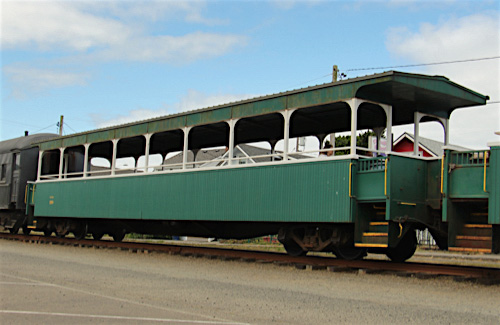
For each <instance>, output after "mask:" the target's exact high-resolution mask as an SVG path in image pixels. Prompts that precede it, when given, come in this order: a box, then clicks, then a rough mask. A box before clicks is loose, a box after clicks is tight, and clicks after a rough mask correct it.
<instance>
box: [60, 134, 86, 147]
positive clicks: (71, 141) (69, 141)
mask: <svg viewBox="0 0 500 325" xmlns="http://www.w3.org/2000/svg"><path fill="white" fill-rule="evenodd" d="M86 141H87V136H86V135H79V136H76V137H71V138H65V139H62V146H63V147H66V148H68V147H74V146H78V145H82V144H85V143H86Z"/></svg>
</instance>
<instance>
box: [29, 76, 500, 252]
mask: <svg viewBox="0 0 500 325" xmlns="http://www.w3.org/2000/svg"><path fill="white" fill-rule="evenodd" d="M487 99H488V97H487V96H483V95H481V94H478V93H476V92H474V91H472V90H469V89H467V88H465V87H463V86H460V85H458V84H455V83H453V82H451V81H450V80H448V79H446V78H444V77H439V76H425V75H417V74H407V73H401V72H395V71H390V72H386V73H382V74H376V75H372V76H366V77H361V78H355V79H348V80H343V81H339V82H333V83H328V84H324V85H319V86H314V87H309V88H304V89H299V90H294V91H289V92H285V93H279V94H275V95H269V96H264V97H259V98H255V99H250V100H245V101H241V102H236V103H231V104H227V105H220V106H216V107H210V108H206V109H201V110H197V111H192V112H187V113H181V114H175V115H170V116H165V117H160V118H156V119H151V120H147V121H141V122H137V123H130V124H127V125H122V126H117V127H110V128H106V129H100V130H96V131H90V132H85V133H80V134H75V135H70V136H65V137H60V138H57V139H53V140H50V141H43V142H39V143H38V144H37V146H38V147H39V149H40V154H39V157H40V159H39V164H38V167H39V168H38V177H37V181H36V182H35V183H33V184H31V185H30V187H29V193H28V196H27V197H28V202H30V204H29V206H28V209H27V211H28V214H29V216H30V221H31V227H33V228H36V229H39V230H43V231H46V232H51V231H55V232H56V233H57V234H59V235H65V234H66V233H68V232H74V233H75V234H76V235H77V237H81V236H84V235H86V234H87V233H91V234H92V235H93V236H94V237H95V238H100V237H102V235H103V234H104V233H109V234H111V235H113V236H114V237H115V239H116V240H121V239H122V238H123V235H124V234H125V233H126V232H139V233H152V234H171V235H195V236H207V237H217V238H250V237H255V236H263V235H269V234H278V235H279V240H280V241H281V242H282V243H283V245H284V246H285V248H286V250H287V251H288V252H289V253H290V254H294V255H301V254H305V253H307V251H331V252H334V253H335V254H336V255H337V256H339V257H342V258H359V257H362V256H364V255H365V254H366V252H367V251H371V252H375V253H383V254H387V255H388V256H389V257H390V258H391V259H393V260H405V259H407V258H409V257H411V256H412V254H413V252H414V250H415V247H416V238H415V230H416V229H426V228H427V229H429V230H430V231H431V233H432V235H433V237H434V238H435V239H436V241H437V242H438V244H439V246H440V247H442V248H447V247H448V245H450V246H453V245H455V243H456V239H457V238H456V236H457V234H456V231H455V230H453V229H455V228H456V227H457V226H456V223H457V221H456V219H457V218H459V217H457V216H458V214H457V213H455V212H453V211H455V210H457V207H456V204H455V203H457V202H456V200H457V199H458V196H460V194H457V191H458V192H460V191H462V190H466V191H468V190H471V187H469V186H467V185H466V184H467V183H468V182H473V181H472V180H469V178H468V177H469V176H466V175H468V173H465V174H464V173H462V174H460V173H457V169H454V170H452V169H451V168H448V166H449V165H450V166H451V164H452V162H451V161H450V159H451V158H449V157H452V156H453V155H454V154H455V153H453V152H451V151H446V155H445V158H444V160H442V159H441V158H440V157H435V158H424V157H420V156H419V155H418V150H415V152H414V154H413V155H409V154H401V153H396V152H393V151H392V148H391V146H390V145H389V146H387V147H386V148H382V147H380V146H379V147H374V148H367V147H360V146H358V145H357V144H356V135H357V134H358V133H359V132H360V131H361V130H366V129H370V130H373V131H374V132H375V134H376V136H377V143H381V142H382V138H384V137H385V138H386V139H387V143H392V127H393V126H396V125H407V124H413V125H414V127H415V133H416V134H415V140H416V144H415V147H416V148H418V141H419V140H418V139H419V125H420V123H421V122H425V121H438V122H439V123H441V124H442V125H443V128H444V137H443V138H444V139H445V141H444V145H447V144H448V140H447V139H448V135H447V134H448V119H449V117H450V114H451V113H452V111H453V110H454V109H457V108H461V107H468V106H477V105H484V104H485V103H486V100H487ZM341 132H347V133H348V134H349V135H350V136H351V140H350V144H349V145H348V146H346V147H341V148H338V147H337V148H327V147H325V146H324V141H325V138H327V137H328V136H330V138H331V139H332V140H333V138H334V134H338V133H341ZM384 132H385V136H384ZM302 137H313V138H315V139H317V140H316V141H317V145H316V147H313V148H311V147H309V148H307V149H306V150H301V151H298V150H296V148H298V147H299V143H300V138H302ZM262 143H265V144H266V146H267V147H266V148H265V149H262ZM294 145H295V147H296V148H295V149H292V147H293V146H294ZM257 147H259V148H257ZM495 150H496V151H495ZM251 151H252V152H251ZM497 156H498V146H496V147H495V146H493V147H492V149H491V151H488V157H489V158H488V162H486V165H484V166H483V167H478V170H479V169H481V168H482V169H481V170H483V171H484V170H488V171H487V172H486V173H487V174H488V175H489V176H487V178H488V180H487V182H489V183H488V185H485V186H487V191H489V192H488V193H487V192H484V191H483V192H481V193H480V195H481V197H468V196H467V195H468V194H469V193H467V194H464V195H466V196H465V197H463V196H462V197H460V198H459V199H458V200H459V201H460V204H466V203H464V202H466V201H467V200H468V199H471V200H472V201H471V202H469V203H470V204H477V202H478V200H479V201H481V202H483V201H484V202H487V203H486V204H487V205H488V204H489V211H495V210H494V209H496V211H497V212H495V213H497V217H494V216H493V217H492V216H490V215H489V217H488V218H487V220H482V221H481V222H484V223H482V224H484V225H488V226H491V229H492V231H491V234H490V236H489V242H488V243H489V244H490V246H491V247H490V251H496V247H497V246H495V245H497V244H496V243H497V242H498V235H497V233H496V232H497V227H498V224H499V220H498V205H499V204H500V203H499V199H498V190H497V189H493V188H494V185H492V184H495V182H497V179H498V170H499V163H498V160H499V159H498V157H497ZM127 159H128V160H127ZM155 159H156V162H154V160H155ZM98 161H100V164H99V166H97V165H98V163H97V162H98ZM125 161H127V164H125ZM476 167H477V166H471V173H473V174H474V173H475V174H477V173H478V172H477V171H472V168H476ZM495 173H496V174H495ZM475 174H474V175H475ZM494 175H497V176H494ZM473 179H474V182H475V181H476V178H475V176H474V177H473ZM458 184H462V185H458ZM464 184H465V185H464ZM474 186H475V185H474ZM456 187H458V188H459V189H458V190H455V188H456ZM495 191H496V192H495ZM485 193H486V194H485ZM457 195H458V196H457ZM484 202H483V203H484ZM457 204H458V203H457ZM464 222H465V221H464ZM467 222H468V221H467ZM478 222H479V221H478ZM469 224H470V223H469ZM478 224H479V223H478ZM449 229H450V230H449ZM452 235H453V236H455V237H454V238H451V237H450V236H452Z"/></svg>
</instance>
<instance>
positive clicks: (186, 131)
mask: <svg viewBox="0 0 500 325" xmlns="http://www.w3.org/2000/svg"><path fill="white" fill-rule="evenodd" d="M182 130H183V131H184V147H183V149H182V169H186V165H187V160H188V148H189V146H188V140H189V131H190V130H191V127H188V126H186V127H184V128H183V129H182ZM162 165H163V162H162Z"/></svg>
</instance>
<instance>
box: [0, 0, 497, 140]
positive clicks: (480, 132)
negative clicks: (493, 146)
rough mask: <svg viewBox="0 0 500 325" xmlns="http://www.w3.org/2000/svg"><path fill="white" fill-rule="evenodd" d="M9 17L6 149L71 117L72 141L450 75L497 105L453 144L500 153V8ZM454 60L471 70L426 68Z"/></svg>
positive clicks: (59, 4) (360, 5) (47, 10)
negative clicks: (133, 126)
mask: <svg viewBox="0 0 500 325" xmlns="http://www.w3.org/2000/svg"><path fill="white" fill-rule="evenodd" d="M0 10H1V13H0V17H1V22H0V26H1V66H2V76H1V92H2V93H1V95H2V96H1V97H2V99H1V100H2V101H1V111H0V140H6V139H10V138H15V137H19V136H22V135H24V131H25V130H27V131H29V132H30V134H33V133H38V132H53V133H56V132H58V129H57V123H58V121H59V117H60V116H61V115H64V128H63V132H64V134H65V135H67V134H72V133H77V132H84V131H89V130H93V129H97V128H101V127H105V126H111V125H117V124H122V123H127V122H132V121H140V120H144V119H148V118H152V117H156V116H162V115H168V114H173V113H178V112H183V111H188V110H192V109H198V108H205V107H208V106H213V105H217V104H223V103H228V102H233V101H236V100H241V99H246V98H251V97H255V96H261V95H267V94H272V93H278V92H282V91H287V90H292V89H298V88H303V87H308V86H313V85H316V84H322V83H325V82H329V81H331V78H332V77H331V72H332V66H333V65H334V64H335V65H338V67H339V69H340V71H341V72H342V73H344V74H345V75H346V77H344V79H345V78H354V77H357V76H364V75H370V74H374V73H380V72H383V71H388V70H398V71H403V72H410V73H422V74H430V75H444V76H446V77H448V78H449V79H451V80H452V81H454V82H456V83H459V84H461V85H463V86H465V87H468V88H470V89H473V90H474V91H477V92H479V93H481V94H484V95H488V96H489V97H490V100H489V103H488V105H486V106H481V107H473V108H466V109H459V110H456V111H455V112H454V113H453V114H452V115H451V119H450V142H451V143H453V144H457V145H462V146H465V147H470V148H478V149H479V148H486V145H487V143H488V142H500V136H498V135H495V134H494V132H495V131H500V1H498V0H497V1H481V0H479V1H460V0H455V1H453V0H450V1H446V0H441V1H411V0H408V1H401V0H393V1H286V0H283V1H88V0H86V1H2V2H1V7H0ZM486 58H488V59H486ZM477 59H481V60H477ZM449 61H466V62H458V63H448V64H435V65H424V64H428V63H441V62H449ZM408 65H412V66H410V67H408ZM404 66H406V67H404ZM388 67H389V68H388ZM391 67H396V68H391ZM378 68H380V69H378ZM412 130H413V129H412V128H396V129H395V131H394V133H395V136H396V137H397V136H398V134H400V133H401V132H403V131H410V132H412ZM421 136H424V137H428V138H432V139H435V140H442V139H443V130H442V127H441V126H440V125H438V124H437V123H430V124H429V125H424V126H422V127H421Z"/></svg>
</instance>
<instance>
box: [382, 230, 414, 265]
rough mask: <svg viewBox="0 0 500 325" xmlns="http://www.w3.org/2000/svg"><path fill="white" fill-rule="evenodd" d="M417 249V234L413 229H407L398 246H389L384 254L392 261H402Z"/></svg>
mask: <svg viewBox="0 0 500 325" xmlns="http://www.w3.org/2000/svg"><path fill="white" fill-rule="evenodd" d="M416 249H417V234H416V233H415V230H414V229H411V230H410V231H408V232H407V233H406V234H405V236H404V237H403V238H402V239H401V241H400V242H399V244H398V246H396V247H392V248H389V249H388V250H387V253H386V255H387V256H388V257H389V258H390V259H391V261H393V262H404V261H406V260H407V259H409V258H410V257H412V256H413V254H414V253H415V250H416Z"/></svg>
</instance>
